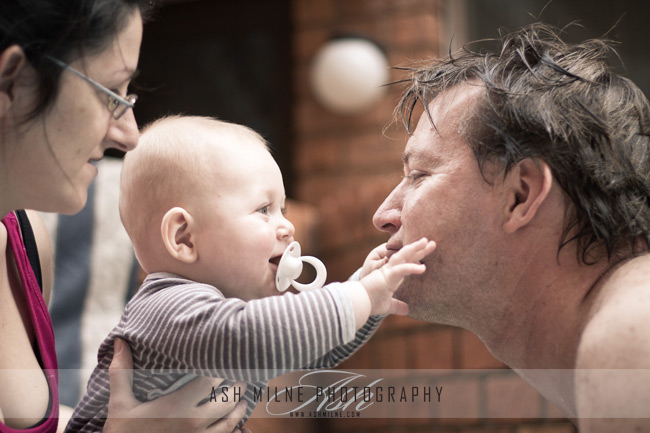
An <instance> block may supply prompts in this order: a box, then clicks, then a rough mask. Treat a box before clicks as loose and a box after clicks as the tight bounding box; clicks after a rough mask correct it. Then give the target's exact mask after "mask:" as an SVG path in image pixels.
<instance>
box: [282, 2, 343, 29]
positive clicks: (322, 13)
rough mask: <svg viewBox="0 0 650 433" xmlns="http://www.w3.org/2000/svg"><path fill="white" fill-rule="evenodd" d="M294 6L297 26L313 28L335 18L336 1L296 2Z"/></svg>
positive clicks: (294, 17)
mask: <svg viewBox="0 0 650 433" xmlns="http://www.w3.org/2000/svg"><path fill="white" fill-rule="evenodd" d="M292 6H293V7H292V10H293V20H294V23H296V26H313V25H314V24H318V23H323V22H329V21H331V20H332V18H333V17H334V8H335V5H334V0H294V1H293V2H292Z"/></svg>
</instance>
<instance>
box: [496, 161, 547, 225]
mask: <svg viewBox="0 0 650 433" xmlns="http://www.w3.org/2000/svg"><path fill="white" fill-rule="evenodd" d="M504 183H505V186H506V188H507V195H506V207H505V209H504V214H505V218H504V221H503V229H504V230H505V231H506V233H514V232H515V231H517V230H518V229H520V228H522V227H524V226H525V225H526V224H528V223H529V222H530V221H531V220H532V219H533V217H534V216H535V214H536V213H537V210H538V209H539V207H540V205H541V204H542V203H543V202H544V200H545V199H546V197H547V196H548V194H549V191H550V190H551V186H552V184H553V174H552V173H551V168H550V167H549V166H548V164H547V163H546V162H544V161H542V160H540V159H535V160H534V159H531V158H526V159H524V160H522V161H520V162H519V163H517V164H516V165H515V166H514V167H513V168H512V169H511V170H510V172H509V173H508V175H507V176H506V180H505V182H504Z"/></svg>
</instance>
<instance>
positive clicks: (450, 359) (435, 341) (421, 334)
mask: <svg viewBox="0 0 650 433" xmlns="http://www.w3.org/2000/svg"><path fill="white" fill-rule="evenodd" d="M454 331H455V330H454V329H453V328H439V329H438V330H428V329H421V330H419V331H417V332H414V333H413V335H412V337H411V338H410V342H411V343H412V344H413V348H414V350H413V357H412V358H410V359H409V361H410V365H409V368H416V369H451V368H453V365H454V347H453V345H454Z"/></svg>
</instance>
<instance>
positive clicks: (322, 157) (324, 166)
mask: <svg viewBox="0 0 650 433" xmlns="http://www.w3.org/2000/svg"><path fill="white" fill-rule="evenodd" d="M343 151H344V145H343V144H342V143H341V142H340V140H336V139H333V138H327V137H326V138H323V139H311V140H303V141H302V142H301V145H300V147H298V149H296V152H295V160H294V166H295V172H296V174H297V176H301V175H302V174H303V173H308V174H309V175H313V174H314V173H318V172H331V171H335V170H336V169H337V168H338V167H339V166H340V165H341V164H342V163H343V161H344V160H343V158H342V157H343Z"/></svg>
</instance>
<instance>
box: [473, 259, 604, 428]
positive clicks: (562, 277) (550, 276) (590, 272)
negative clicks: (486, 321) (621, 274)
mask: <svg viewBox="0 0 650 433" xmlns="http://www.w3.org/2000/svg"><path fill="white" fill-rule="evenodd" d="M531 263H533V264H532V265H531V266H529V267H528V269H527V271H526V272H523V273H522V274H521V275H523V277H522V278H520V279H519V280H518V281H513V282H512V283H513V289H512V291H511V293H512V295H511V297H510V300H509V303H508V304H507V307H505V311H502V312H500V313H498V315H497V316H496V317H499V319H500V320H499V321H498V322H494V323H492V325H493V326H492V327H491V328H482V329H480V330H475V332H476V333H477V334H478V335H479V337H480V338H481V339H482V340H483V341H484V342H485V344H486V346H487V347H488V349H489V350H490V352H491V353H492V354H493V355H494V356H495V357H496V358H498V359H499V360H501V361H502V362H504V363H505V364H507V365H508V366H510V367H511V368H513V369H514V370H515V371H517V372H518V373H519V374H520V375H521V376H522V377H523V378H524V379H525V380H526V381H527V382H529V383H530V384H531V385H532V386H533V387H535V388H536V389H537V390H538V391H539V392H540V393H541V394H542V395H544V396H545V397H546V398H547V399H549V400H550V401H551V402H553V403H554V404H555V405H556V406H558V407H559V408H560V409H561V410H563V411H565V413H567V414H568V415H569V416H571V414H574V413H575V399H574V388H573V373H572V371H573V369H574V367H575V362H576V354H577V348H578V344H579V342H580V336H581V334H582V330H583V328H584V326H585V323H586V320H587V318H588V316H589V312H590V310H591V305H592V302H593V299H594V293H595V292H597V291H598V290H599V283H600V281H601V277H602V276H603V275H604V274H606V273H607V272H608V270H609V269H610V268H611V267H612V265H611V264H609V263H607V261H606V260H602V261H601V262H599V263H597V264H593V265H584V264H579V263H578V262H577V260H576V256H575V254H574V255H573V256H571V254H567V253H561V257H557V256H556V257H554V258H553V260H547V261H546V263H545V265H544V266H540V264H544V262H543V259H541V260H540V257H539V256H537V258H536V260H535V261H534V262H533V261H531ZM495 313H496V312H495Z"/></svg>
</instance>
